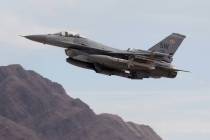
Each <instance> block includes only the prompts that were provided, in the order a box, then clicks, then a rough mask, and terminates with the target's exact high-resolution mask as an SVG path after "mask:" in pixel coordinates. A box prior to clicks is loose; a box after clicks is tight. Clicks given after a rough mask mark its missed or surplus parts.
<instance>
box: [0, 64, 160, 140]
mask: <svg viewBox="0 0 210 140" xmlns="http://www.w3.org/2000/svg"><path fill="white" fill-rule="evenodd" d="M0 96H1V98H0V139H5V140H14V139H17V140H19V139H20V140H27V139H28V138H29V137H30V139H32V140H60V139H62V140H83V139H85V140H107V139H109V140H128V139H131V140H161V138H160V137H159V136H158V135H157V134H156V133H155V132H154V131H153V130H152V128H151V127H149V126H146V125H138V124H135V123H132V122H124V120H123V119H122V118H121V117H119V116H117V115H112V114H107V113H104V114H99V115H97V114H95V112H94V111H93V110H92V109H91V108H90V107H89V106H88V105H87V104H85V103H84V102H82V101H81V100H80V99H73V98H72V97H70V96H69V95H67V94H66V92H65V90H64V88H63V87H62V86H61V85H60V84H58V83H56V82H52V81H51V80H48V79H47V78H44V77H42V76H41V75H39V74H38V73H36V72H34V71H31V70H25V69H24V68H23V67H22V66H21V65H17V64H15V65H9V66H0ZM16 132H18V133H16ZM9 134H10V135H9Z"/></svg>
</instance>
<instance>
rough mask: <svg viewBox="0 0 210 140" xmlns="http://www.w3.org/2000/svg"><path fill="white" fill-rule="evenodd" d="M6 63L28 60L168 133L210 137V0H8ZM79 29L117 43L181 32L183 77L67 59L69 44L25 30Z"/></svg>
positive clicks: (149, 42) (79, 92)
mask: <svg viewBox="0 0 210 140" xmlns="http://www.w3.org/2000/svg"><path fill="white" fill-rule="evenodd" d="M0 2H1V5H0V19H1V23H0V25H1V26H0V65H8V64H17V63H18V64H21V65H23V66H24V67H25V68H26V69H32V70H35V71H37V72H38V73H40V74H42V75H44V76H45V77H47V78H50V79H51V80H53V81H57V82H59V83H61V84H62V85H64V87H65V89H66V90H67V92H68V93H69V94H70V96H73V97H75V98H81V99H82V100H83V101H85V102H86V103H87V104H89V105H90V106H91V108H92V109H93V110H95V111H96V113H101V112H107V113H113V114H118V115H120V116H122V117H123V118H124V119H125V120H126V121H134V122H137V123H140V124H148V125H150V126H151V127H153V128H154V129H155V131H156V132H157V133H158V134H159V135H160V136H161V137H162V138H163V139H164V140H177V139H178V140H186V139H190V140H197V139H202V140H209V138H210V74H209V72H210V62H209V61H210V55H209V52H210V46H209V44H210V43H209V41H210V2H209V1H208V0H200V1H195V0H176V1H174V0H157V1H154V0H153V1H152V0H129V1H128V0H127V1H125V0H104V1H99V0H88V1H84V0H63V1H57V0H45V1H42V0H33V1H32V0H21V1H12V0H7V1H6V0H5V1H4V0H0ZM65 30H68V31H69V30H70V31H71V30H72V31H74V32H79V33H80V34H81V35H85V36H86V37H88V38H91V39H93V40H96V41H99V42H101V43H104V44H107V45H109V46H112V47H116V48H121V49H127V48H137V49H148V48H149V47H151V46H153V45H154V44H155V43H157V42H159V41H160V40H161V39H163V38H164V37H166V36H167V35H169V34H171V33H172V32H178V33H181V34H184V35H186V36H187V38H186V40H185V41H184V42H183V44H182V46H181V47H180V49H179V50H178V52H177V53H176V55H175V61H174V62H173V63H174V64H175V65H176V66H177V68H180V69H186V70H190V71H191V73H179V75H178V77H177V78H176V79H158V80H155V79H145V80H142V81H141V80H129V79H125V78H121V77H115V76H112V77H108V76H104V75H99V74H95V73H94V72H93V71H88V70H85V69H81V68H78V67H74V66H71V65H69V64H67V63H66V62H65V59H66V56H65V54H64V50H63V49H61V48H55V47H52V46H44V45H42V44H39V43H35V42H32V41H29V40H26V39H24V38H21V37H19V36H18V35H28V34H40V33H54V32H59V31H65Z"/></svg>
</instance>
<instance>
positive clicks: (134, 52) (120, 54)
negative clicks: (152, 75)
mask: <svg viewBox="0 0 210 140" xmlns="http://www.w3.org/2000/svg"><path fill="white" fill-rule="evenodd" d="M109 54H113V55H118V56H142V55H144V56H153V57H171V55H169V54H166V53H160V52H147V51H145V52H144V51H142V52H136V51H120V52H109Z"/></svg>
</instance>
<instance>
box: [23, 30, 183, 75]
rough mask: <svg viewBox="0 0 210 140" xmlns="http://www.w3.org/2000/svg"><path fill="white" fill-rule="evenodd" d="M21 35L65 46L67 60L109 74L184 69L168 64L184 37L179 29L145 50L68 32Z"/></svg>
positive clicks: (166, 72)
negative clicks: (112, 44)
mask: <svg viewBox="0 0 210 140" xmlns="http://www.w3.org/2000/svg"><path fill="white" fill-rule="evenodd" d="M24 37H25V38H27V39H29V40H32V41H36V42H39V43H43V44H48V45H53V46H57V47H61V48H64V49H65V53H66V55H67V57H68V58H67V59H66V61H67V62H68V63H70V64H72V65H75V66H78V67H81V68H85V69H90V70H94V71H95V72H96V73H100V74H105V75H109V76H111V75H116V76H121V77H126V78H130V79H144V78H161V77H165V78H175V77H176V76H177V72H179V71H183V72H187V71H184V70H179V69H176V68H174V67H173V65H172V64H171V63H172V61H173V56H174V54H175V52H176V51H177V49H178V47H179V46H180V45H181V43H182V41H183V40H184V39H185V36H184V35H181V34H178V33H172V34H171V35H169V36H168V37H166V38H165V39H163V40H162V41H160V42H159V43H157V44H156V45H154V46H153V47H151V48H150V49H148V50H140V49H128V50H120V49H116V48H112V47H109V46H106V45H103V44H101V43H98V42H96V41H93V40H90V39H88V38H86V37H82V36H80V35H79V34H73V33H68V32H59V33H55V34H43V35H28V36H24Z"/></svg>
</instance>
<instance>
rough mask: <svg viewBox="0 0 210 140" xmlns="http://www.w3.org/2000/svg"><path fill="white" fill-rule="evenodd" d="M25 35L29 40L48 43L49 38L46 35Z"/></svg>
mask: <svg viewBox="0 0 210 140" xmlns="http://www.w3.org/2000/svg"><path fill="white" fill-rule="evenodd" d="M24 37H25V38H27V39H29V40H32V41H36V42H40V43H44V44H45V43H46V38H47V37H46V35H28V36H24Z"/></svg>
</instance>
